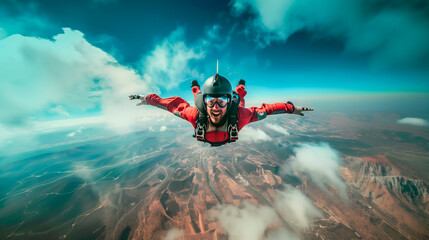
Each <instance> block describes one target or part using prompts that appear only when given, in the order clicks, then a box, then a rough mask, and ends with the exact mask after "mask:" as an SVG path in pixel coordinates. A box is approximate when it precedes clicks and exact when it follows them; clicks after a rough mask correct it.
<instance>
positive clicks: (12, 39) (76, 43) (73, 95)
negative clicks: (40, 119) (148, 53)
mask: <svg viewBox="0 0 429 240" xmlns="http://www.w3.org/2000/svg"><path fill="white" fill-rule="evenodd" d="M63 30H64V33H62V34H58V35H56V36H54V37H53V40H48V39H42V38H35V37H25V36H22V35H12V36H9V37H7V38H4V39H2V40H0V72H1V73H2V74H1V75H2V87H1V88H0V93H1V94H0V106H1V108H2V111H1V112H0V122H1V123H3V124H6V125H23V124H25V123H26V122H27V121H28V120H29V119H30V117H32V116H37V115H38V114H39V113H41V112H44V111H49V110H50V111H56V112H57V113H59V114H66V115H67V113H68V111H67V110H69V109H73V110H76V111H85V110H87V109H91V108H96V107H97V106H100V108H101V110H102V113H103V115H104V116H105V118H106V121H107V122H108V124H109V126H111V127H127V126H129V125H130V124H131V123H132V122H133V119H135V118H136V116H137V111H136V109H135V107H134V106H133V104H130V102H129V100H128V99H127V96H128V95H129V94H131V93H142V92H145V91H147V90H148V89H149V86H148V83H147V82H145V81H144V80H143V78H142V77H141V76H140V75H139V74H137V73H136V72H135V71H134V70H133V69H130V68H128V67H126V66H122V65H120V64H119V63H118V62H117V61H116V60H115V59H114V58H113V57H112V56H110V55H109V54H107V53H105V52H104V51H102V50H101V49H99V48H97V47H94V46H93V45H91V44H90V43H88V42H87V41H86V40H85V38H84V36H83V34H82V33H81V32H79V31H74V30H71V29H69V28H64V29H63ZM55 105H56V106H57V107H56V108H53V109H51V106H55Z"/></svg>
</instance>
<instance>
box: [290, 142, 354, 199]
mask: <svg viewBox="0 0 429 240" xmlns="http://www.w3.org/2000/svg"><path fill="white" fill-rule="evenodd" d="M293 152H294V155H293V156H291V157H290V158H289V159H288V161H286V163H285V164H284V165H283V166H282V171H283V172H284V173H285V174H293V173H294V172H300V173H303V174H307V175H309V176H310V177H311V179H312V180H313V182H314V183H315V184H317V185H318V186H319V187H320V188H321V189H322V190H325V191H326V186H327V185H332V186H335V187H336V188H337V189H338V191H339V194H340V196H341V197H343V198H346V193H345V191H346V185H345V183H344V181H343V180H342V179H341V178H340V176H339V173H340V171H341V167H340V156H339V154H338V152H337V151H336V150H335V149H333V148H331V147H330V146H329V145H328V144H326V143H320V144H315V143H304V144H300V145H299V146H297V147H296V148H294V149H293Z"/></svg>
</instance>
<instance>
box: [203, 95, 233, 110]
mask: <svg viewBox="0 0 429 240" xmlns="http://www.w3.org/2000/svg"><path fill="white" fill-rule="evenodd" d="M204 102H205V103H206V105H207V107H214V105H215V104H216V103H217V105H218V106H219V107H221V108H224V107H226V105H228V102H229V98H228V97H227V96H221V97H212V96H207V97H206V98H204Z"/></svg>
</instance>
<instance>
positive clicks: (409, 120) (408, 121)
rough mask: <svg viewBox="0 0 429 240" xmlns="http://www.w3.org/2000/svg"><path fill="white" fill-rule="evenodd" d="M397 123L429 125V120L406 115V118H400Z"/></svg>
mask: <svg viewBox="0 0 429 240" xmlns="http://www.w3.org/2000/svg"><path fill="white" fill-rule="evenodd" d="M397 123H400V124H408V125H414V126H419V127H429V121H427V120H425V119H422V118H413V117H406V118H402V119H399V120H398V121H397Z"/></svg>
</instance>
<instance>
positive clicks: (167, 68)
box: [142, 28, 205, 89]
mask: <svg viewBox="0 0 429 240" xmlns="http://www.w3.org/2000/svg"><path fill="white" fill-rule="evenodd" d="M184 34H185V31H184V29H183V28H178V29H177V30H175V31H174V32H172V33H171V34H170V35H169V36H168V37H166V38H165V39H164V40H163V41H162V43H161V44H159V45H157V46H156V47H155V49H154V50H152V52H151V53H150V54H148V55H147V56H145V57H144V59H143V60H142V72H144V73H145V76H146V79H150V80H152V81H154V83H156V84H157V85H158V86H160V87H164V88H166V89H172V88H174V87H177V86H178V85H179V84H180V83H181V82H183V81H185V80H189V79H191V78H197V79H199V78H201V75H200V74H199V72H198V71H197V69H196V68H192V67H190V66H191V63H192V61H195V60H200V59H202V58H204V57H205V51H204V50H203V49H202V46H200V45H199V44H196V46H191V47H190V46H188V45H187V44H186V43H185V41H184V38H185V37H184Z"/></svg>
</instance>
